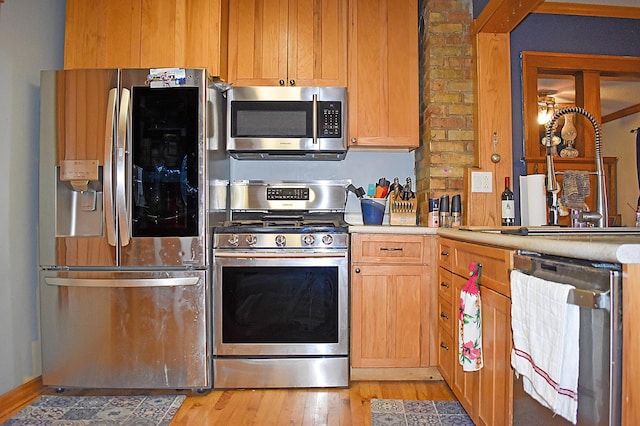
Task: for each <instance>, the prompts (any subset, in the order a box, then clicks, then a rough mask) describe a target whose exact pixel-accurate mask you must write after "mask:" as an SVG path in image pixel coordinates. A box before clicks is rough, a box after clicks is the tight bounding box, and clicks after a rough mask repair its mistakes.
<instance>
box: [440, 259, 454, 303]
mask: <svg viewBox="0 0 640 426" xmlns="http://www.w3.org/2000/svg"><path fill="white" fill-rule="evenodd" d="M452 295H453V277H452V273H451V271H448V270H446V269H444V268H443V267H439V268H438V298H440V299H444V300H447V301H449V303H451V302H452V299H451V298H452Z"/></svg>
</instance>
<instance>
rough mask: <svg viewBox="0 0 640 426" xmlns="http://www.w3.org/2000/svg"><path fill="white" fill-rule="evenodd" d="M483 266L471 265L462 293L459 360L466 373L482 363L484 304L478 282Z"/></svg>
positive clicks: (475, 369)
mask: <svg viewBox="0 0 640 426" xmlns="http://www.w3.org/2000/svg"><path fill="white" fill-rule="evenodd" d="M480 268H482V265H480V264H476V262H471V263H470V264H469V272H470V277H469V279H468V280H467V283H466V284H465V286H464V288H463V289H462V291H461V292H460V316H459V319H458V358H459V361H460V365H462V369H463V370H464V371H477V370H480V369H481V368H482V366H483V363H482V309H481V307H482V303H481V300H480V290H479V288H478V280H479V278H480Z"/></svg>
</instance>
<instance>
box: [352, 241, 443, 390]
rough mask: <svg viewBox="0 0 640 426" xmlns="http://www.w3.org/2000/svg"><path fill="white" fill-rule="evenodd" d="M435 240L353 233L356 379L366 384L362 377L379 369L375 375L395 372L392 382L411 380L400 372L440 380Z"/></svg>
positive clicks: (353, 353) (353, 318)
mask: <svg viewBox="0 0 640 426" xmlns="http://www.w3.org/2000/svg"><path fill="white" fill-rule="evenodd" d="M434 239H435V237H434V236H423V235H395V234H353V235H352V237H351V255H352V256H351V367H352V380H364V379H365V377H363V376H361V375H359V374H360V373H362V372H364V371H367V369H372V370H371V371H374V370H373V369H377V370H378V371H377V372H376V373H375V374H382V373H381V370H384V369H389V370H387V371H392V370H391V369H393V372H392V373H389V374H390V376H389V378H393V377H394V376H393V375H394V374H395V377H396V378H397V379H398V380H399V379H408V378H409V379H410V377H406V376H404V375H401V374H404V373H400V371H404V372H406V371H411V372H412V374H415V375H416V377H415V379H425V378H430V377H425V376H424V374H426V375H427V376H428V375H429V374H428V372H427V369H428V368H429V367H431V370H432V371H433V372H434V373H436V375H437V376H438V378H439V375H438V374H437V370H436V369H435V358H436V355H435V353H436V351H435V348H434V346H435V345H434V344H432V343H431V339H432V333H431V330H430V329H431V327H432V320H431V313H432V312H433V309H435V296H434V295H432V294H431V292H432V289H431V281H432V280H431V274H432V270H431V266H430V265H429V264H428V262H429V259H430V258H431V248H430V247H431V244H432V240H434ZM432 304H433V305H434V306H433V308H432V306H431V305H432ZM433 339H434V341H435V336H433ZM431 352H433V353H434V355H433V365H432V356H431ZM354 371H355V373H356V374H355V376H354ZM421 375H422V377H420V376H421ZM354 377H355V378H354ZM370 378H373V377H370ZM376 378H378V379H380V378H381V377H380V376H376Z"/></svg>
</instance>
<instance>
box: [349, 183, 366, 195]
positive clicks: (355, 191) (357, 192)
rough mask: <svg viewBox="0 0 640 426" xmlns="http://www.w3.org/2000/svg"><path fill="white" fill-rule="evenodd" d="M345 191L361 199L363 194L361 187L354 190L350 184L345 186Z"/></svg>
mask: <svg viewBox="0 0 640 426" xmlns="http://www.w3.org/2000/svg"><path fill="white" fill-rule="evenodd" d="M347 191H350V192H353V193H354V194H356V197H358V198H362V197H363V196H364V194H365V192H364V188H363V187H359V188H356V187H355V186H353V184H352V183H350V184H349V186H347Z"/></svg>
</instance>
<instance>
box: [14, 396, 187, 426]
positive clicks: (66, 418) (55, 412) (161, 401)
mask: <svg viewBox="0 0 640 426" xmlns="http://www.w3.org/2000/svg"><path fill="white" fill-rule="evenodd" d="M185 398H186V396H185V395H168V396H166V395H162V396H59V395H51V396H41V397H40V398H39V399H37V400H36V401H34V402H33V403H32V404H31V405H29V406H28V407H25V408H24V409H22V410H21V411H19V412H18V413H16V414H15V415H14V416H13V417H11V418H10V419H9V420H7V421H6V422H5V423H3V424H2V425H7V426H9V425H11V426H14V425H19V426H27V425H29V426H40V425H47V426H55V425H59V426H62V425H65V426H67V425H73V426H75V425H79V426H80V425H92V426H102V425H104V426H108V425H131V426H133V425H135V426H151V425H153V426H159V425H168V424H169V422H171V419H172V418H173V416H174V415H175V414H176V412H177V411H178V408H180V405H182V402H183V401H184V400H185Z"/></svg>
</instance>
